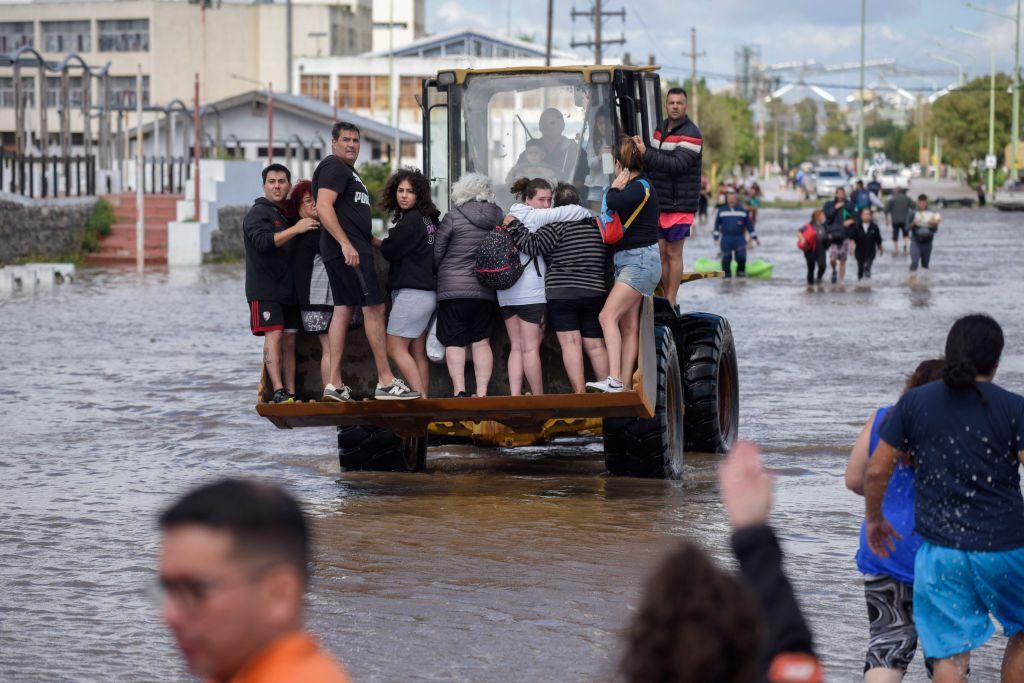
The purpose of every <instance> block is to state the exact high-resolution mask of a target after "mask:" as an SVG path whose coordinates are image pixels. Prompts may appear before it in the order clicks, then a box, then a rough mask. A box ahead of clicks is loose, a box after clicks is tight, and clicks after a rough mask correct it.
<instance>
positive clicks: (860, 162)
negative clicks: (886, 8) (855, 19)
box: [857, 0, 867, 177]
mask: <svg viewBox="0 0 1024 683" xmlns="http://www.w3.org/2000/svg"><path fill="white" fill-rule="evenodd" d="M866 4H867V2H866V0H860V97H859V98H858V99H859V100H860V120H859V121H858V122H857V175H858V176H860V177H863V176H864V12H865V5H866Z"/></svg>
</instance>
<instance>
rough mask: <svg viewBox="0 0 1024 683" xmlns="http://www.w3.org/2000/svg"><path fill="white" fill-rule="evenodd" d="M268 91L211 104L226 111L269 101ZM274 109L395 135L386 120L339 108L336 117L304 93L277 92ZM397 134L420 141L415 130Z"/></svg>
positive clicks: (383, 135)
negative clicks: (384, 121) (382, 121)
mask: <svg viewBox="0 0 1024 683" xmlns="http://www.w3.org/2000/svg"><path fill="white" fill-rule="evenodd" d="M266 101H267V93H266V91H264V90H250V91H249V92H245V93H242V94H240V95H235V96H233V97H227V98H224V99H223V100H219V101H217V102H212V103H210V104H209V105H204V106H213V107H216V108H217V109H218V110H220V111H221V112H223V111H224V110H226V109H232V108H234V107H238V106H246V105H250V104H251V103H252V102H262V103H264V104H265V103H266ZM274 108H275V109H281V110H284V111H291V112H292V113H295V114H299V115H304V116H308V117H310V118H314V119H319V120H321V121H322V122H323V123H324V124H325V125H326V126H331V125H333V124H334V122H335V121H341V120H344V121H348V122H350V123H354V124H356V125H357V126H359V130H360V131H362V132H363V133H372V134H373V135H375V136H376V137H380V138H383V139H386V140H393V139H394V137H395V128H393V127H392V126H389V125H388V124H386V123H381V122H380V121H377V120H376V119H372V118H370V117H368V116H361V115H359V114H355V113H353V112H351V111H349V110H348V109H344V108H342V107H338V110H337V118H335V109H334V107H332V106H331V105H329V104H327V103H326V102H323V101H322V100H317V99H314V98H312V97H306V96H305V95H292V94H290V93H283V92H281V93H278V92H275V93H274ZM398 137H399V140H400V141H401V142H410V143H417V142H420V141H421V140H420V136H419V135H416V134H415V133H410V132H408V131H404V130H402V129H398Z"/></svg>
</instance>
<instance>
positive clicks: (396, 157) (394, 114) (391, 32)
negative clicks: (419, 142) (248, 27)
mask: <svg viewBox="0 0 1024 683" xmlns="http://www.w3.org/2000/svg"><path fill="white" fill-rule="evenodd" d="M288 2H289V5H290V4H291V0H288ZM388 89H389V91H390V92H389V93H388V94H389V97H388V102H389V103H390V104H391V106H390V107H388V108H389V109H390V110H391V131H392V133H393V134H394V136H395V137H394V140H392V141H391V170H392V172H394V171H397V170H398V167H399V165H400V163H401V157H402V140H401V135H400V133H399V132H398V103H399V101H400V98H401V86H400V84H399V82H398V78H397V76H395V0H389V1H388Z"/></svg>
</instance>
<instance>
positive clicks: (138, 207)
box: [63, 64, 155, 273]
mask: <svg viewBox="0 0 1024 683" xmlns="http://www.w3.org/2000/svg"><path fill="white" fill-rule="evenodd" d="M65 96H66V95H65ZM63 104H64V107H65V108H67V106H68V103H67V100H65V101H64V102H63ZM143 164H145V157H143V155H142V65H141V64H139V66H138V71H137V72H136V74H135V269H136V270H137V271H138V272H140V273H141V272H143V271H144V270H145V269H146V202H145V198H144V197H143V196H142V184H143V177H144V173H145V170H144V169H143ZM154 191H155V190H154ZM69 194H70V193H69Z"/></svg>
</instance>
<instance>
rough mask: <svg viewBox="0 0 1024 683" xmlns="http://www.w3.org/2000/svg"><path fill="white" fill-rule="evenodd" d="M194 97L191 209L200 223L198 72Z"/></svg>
mask: <svg viewBox="0 0 1024 683" xmlns="http://www.w3.org/2000/svg"><path fill="white" fill-rule="evenodd" d="M195 98H196V100H195V104H194V106H193V107H192V129H193V132H194V133H195V135H194V136H193V138H192V156H193V157H195V160H196V172H195V175H194V176H193V178H192V191H193V193H194V194H195V198H194V202H195V205H194V206H193V207H192V210H193V211H194V215H193V218H195V219H196V222H197V223H201V222H202V218H201V216H200V214H199V74H196V86H195Z"/></svg>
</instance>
